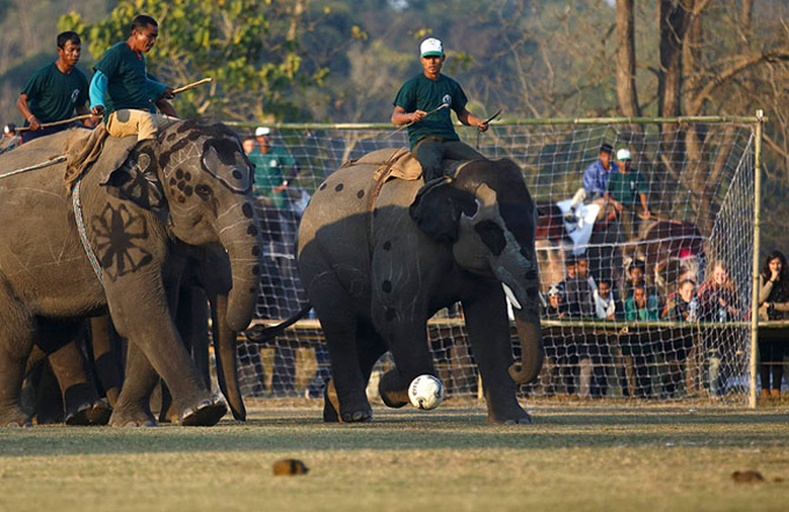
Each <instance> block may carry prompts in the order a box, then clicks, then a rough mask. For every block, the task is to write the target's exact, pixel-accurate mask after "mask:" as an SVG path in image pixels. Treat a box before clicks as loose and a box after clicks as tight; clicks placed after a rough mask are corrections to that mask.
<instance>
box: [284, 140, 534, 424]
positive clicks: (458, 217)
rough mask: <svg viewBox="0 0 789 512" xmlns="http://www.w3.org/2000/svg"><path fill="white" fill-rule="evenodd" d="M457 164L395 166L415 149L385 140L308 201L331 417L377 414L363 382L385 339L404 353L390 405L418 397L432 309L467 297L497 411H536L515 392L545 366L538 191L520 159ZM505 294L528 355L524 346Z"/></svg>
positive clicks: (500, 419) (428, 368) (306, 219)
mask: <svg viewBox="0 0 789 512" xmlns="http://www.w3.org/2000/svg"><path fill="white" fill-rule="evenodd" d="M446 164H447V165H451V168H452V169H453V170H452V171H451V174H452V175H451V176H447V177H444V178H440V179H437V180H433V181H431V182H428V183H426V184H424V186H423V180H422V179H421V178H420V179H399V178H392V179H386V176H388V174H389V172H388V171H389V170H391V171H397V170H398V169H406V170H407V169H409V168H411V169H412V168H413V167H414V166H415V165H416V166H418V163H417V162H416V161H415V160H413V157H412V156H411V155H410V153H408V151H405V150H397V151H394V150H391V149H388V150H378V151H375V152H372V153H369V154H368V155H366V156H365V157H363V158H361V159H359V160H358V161H353V162H350V163H349V164H346V165H345V166H343V167H342V168H340V169H339V170H337V171H336V172H334V173H333V174H331V175H330V176H329V177H328V178H327V179H326V180H325V181H324V182H323V183H322V184H321V185H320V186H319V187H318V189H317V190H316V191H315V193H314V194H313V196H312V199H311V201H310V203H309V205H308V206H307V208H306V209H305V211H304V215H303V217H302V220H301V225H300V228H299V233H298V243H297V261H298V267H299V272H300V274H301V280H302V283H303V284H304V286H305V288H306V291H307V295H308V298H309V301H310V303H311V304H312V305H313V306H314V308H315V311H316V313H317V315H318V318H319V320H320V322H321V326H322V327H323V332H324V335H325V338H326V342H327V345H328V349H329V358H330V360H331V369H332V376H333V377H332V380H331V381H330V382H329V384H328V386H327V389H326V392H325V393H324V409H323V419H324V421H326V422H343V423H345V422H348V423H350V422H364V421H370V420H371V419H372V408H371V407H370V404H369V402H368V399H367V396H366V394H365V387H366V385H367V381H368V379H369V377H370V373H371V370H372V368H373V365H374V364H375V362H376V361H377V360H378V358H379V357H380V356H381V355H383V354H384V353H385V352H386V351H387V350H388V351H390V352H391V354H392V357H393V359H394V363H395V367H394V368H393V369H391V370H390V371H388V372H387V373H385V374H384V375H383V376H382V378H381V380H380V383H379V392H380V395H381V397H382V399H383V401H384V403H385V404H386V405H387V406H389V407H402V406H403V405H405V404H407V403H408V398H407V388H408V385H409V384H410V382H411V381H412V379H414V378H415V377H417V376H418V375H421V374H431V375H434V376H437V373H436V370H435V367H434V364H433V360H432V358H431V355H430V352H429V350H428V340H427V327H426V324H427V321H428V319H429V318H430V317H431V316H432V315H433V314H434V313H435V312H436V311H438V310H439V309H440V308H442V307H446V306H448V305H451V304H454V303H455V302H457V301H460V302H461V304H462V306H463V312H464V315H465V323H466V328H467V331H468V340H469V343H470V345H471V348H472V350H473V352H474V357H475V359H476V362H477V364H478V367H479V371H480V373H481V376H482V383H483V387H484V394H485V398H486V401H487V411H488V414H487V419H488V421H489V422H491V423H530V422H531V418H530V416H529V415H528V414H527V413H526V412H525V411H524V410H523V409H522V408H521V406H520V405H519V403H518V400H517V397H516V392H517V385H518V384H523V383H529V382H531V381H533V380H534V379H535V378H536V377H537V376H538V374H539V371H540V368H541V366H542V361H543V357H544V356H543V348H542V336H541V330H540V319H539V269H538V265H537V262H536V256H535V248H534V238H535V225H536V211H535V206H534V202H533V201H532V198H531V196H530V194H529V191H528V189H527V187H526V184H525V182H524V179H523V175H522V172H521V170H520V168H518V166H517V165H516V164H515V163H513V162H512V161H510V160H508V159H500V160H472V161H467V162H461V163H458V162H449V161H448V162H446ZM417 169H418V167H417ZM379 174H383V175H384V176H383V177H382V178H380V179H376V176H377V175H379ZM402 174H404V175H409V174H413V173H409V172H403V173H402ZM396 175H397V173H394V174H393V176H396ZM416 175H417V177H418V176H419V173H418V171H417V174H416ZM505 294H506V296H507V297H509V299H510V300H511V302H512V303H513V305H514V310H515V323H516V326H517V330H518V337H519V339H520V345H521V353H522V360H521V361H516V360H515V359H514V357H513V353H514V348H513V346H512V340H511V334H510V323H509V318H508V314H507V304H506V298H505Z"/></svg>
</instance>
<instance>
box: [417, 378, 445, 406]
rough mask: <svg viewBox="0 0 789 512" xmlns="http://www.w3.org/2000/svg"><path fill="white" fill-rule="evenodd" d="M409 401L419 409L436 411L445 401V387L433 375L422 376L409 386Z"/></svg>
mask: <svg viewBox="0 0 789 512" xmlns="http://www.w3.org/2000/svg"><path fill="white" fill-rule="evenodd" d="M408 400H409V401H410V402H411V405H413V406H414V407H416V408H417V409H422V410H425V411H429V410H431V409H435V408H436V407H438V406H439V405H441V401H442V400H444V385H443V384H441V381H440V380H438V379H437V378H435V377H433V376H432V375H427V374H425V375H420V376H419V377H417V378H415V379H414V380H412V381H411V384H410V385H409V386H408Z"/></svg>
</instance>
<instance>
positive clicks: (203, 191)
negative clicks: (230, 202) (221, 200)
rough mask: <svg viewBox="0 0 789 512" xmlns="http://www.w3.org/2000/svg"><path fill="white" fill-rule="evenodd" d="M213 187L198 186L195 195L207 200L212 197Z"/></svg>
mask: <svg viewBox="0 0 789 512" xmlns="http://www.w3.org/2000/svg"><path fill="white" fill-rule="evenodd" d="M211 193H212V191H211V187H209V186H208V185H197V186H196V187H195V194H197V195H198V196H200V199H203V200H206V199H208V198H209V197H211Z"/></svg>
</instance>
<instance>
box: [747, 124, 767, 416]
mask: <svg viewBox="0 0 789 512" xmlns="http://www.w3.org/2000/svg"><path fill="white" fill-rule="evenodd" d="M756 119H757V121H756V135H755V138H756V140H755V141H754V151H753V158H754V162H753V172H754V177H753V289H752V290H751V354H750V356H751V360H750V375H749V377H750V382H749V386H748V388H749V394H748V407H750V408H751V409H756V374H757V371H758V370H757V369H758V361H759V250H760V249H759V238H760V229H759V228H760V226H759V225H760V223H761V199H762V165H761V163H762V126H763V124H764V111H763V110H761V109H760V110H757V111H756Z"/></svg>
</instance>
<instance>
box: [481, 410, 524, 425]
mask: <svg viewBox="0 0 789 512" xmlns="http://www.w3.org/2000/svg"><path fill="white" fill-rule="evenodd" d="M488 423H491V424H496V425H531V423H532V420H531V416H529V414H528V413H527V412H526V411H524V410H523V409H521V408H520V407H517V410H511V411H509V412H506V413H501V414H496V413H494V412H493V411H491V410H490V409H488Z"/></svg>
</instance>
